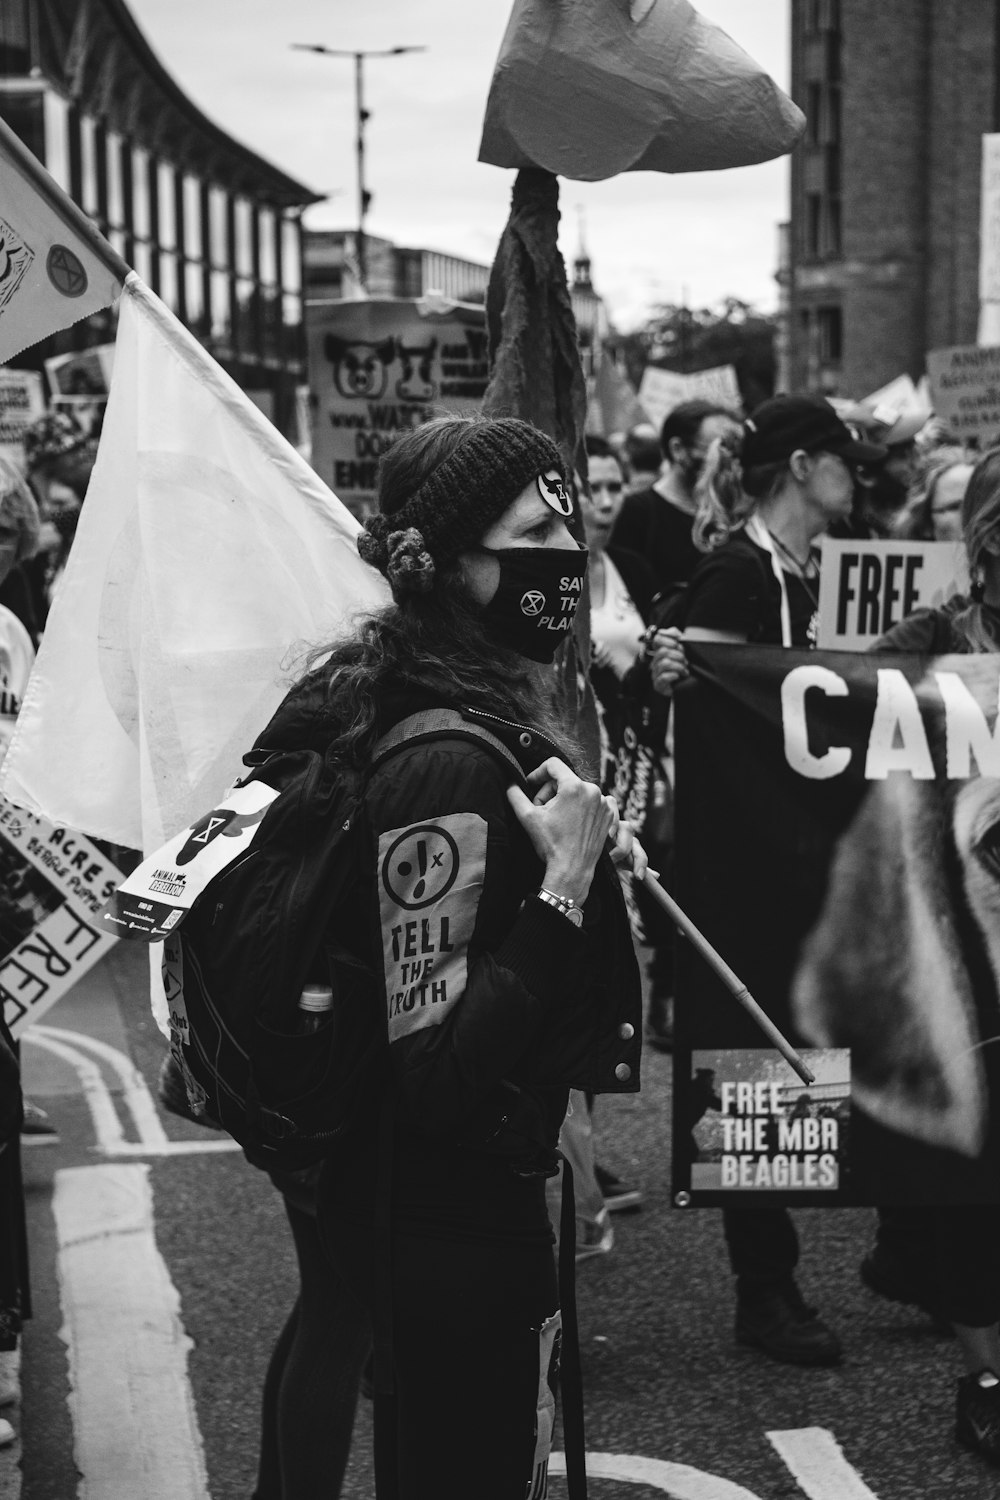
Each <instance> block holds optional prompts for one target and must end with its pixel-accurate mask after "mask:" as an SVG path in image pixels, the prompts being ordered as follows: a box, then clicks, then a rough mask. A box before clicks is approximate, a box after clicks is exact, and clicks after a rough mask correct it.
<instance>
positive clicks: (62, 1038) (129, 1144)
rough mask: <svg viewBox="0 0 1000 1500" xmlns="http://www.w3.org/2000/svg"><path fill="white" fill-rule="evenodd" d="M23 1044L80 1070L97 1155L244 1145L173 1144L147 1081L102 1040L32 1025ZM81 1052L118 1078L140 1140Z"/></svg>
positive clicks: (196, 1152)
mask: <svg viewBox="0 0 1000 1500" xmlns="http://www.w3.org/2000/svg"><path fill="white" fill-rule="evenodd" d="M22 1040H23V1041H28V1042H34V1043H35V1045H36V1046H37V1047H42V1048H44V1050H45V1051H46V1052H51V1053H52V1055H53V1056H54V1057H58V1058H61V1060H62V1061H63V1062H65V1063H68V1064H69V1066H70V1067H71V1068H73V1069H75V1071H76V1074H77V1077H78V1078H79V1080H80V1086H81V1088H82V1090H83V1094H84V1097H85V1098H86V1100H87V1105H88V1107H89V1109H90V1116H91V1119H92V1120H93V1122H94V1134H95V1135H96V1137H97V1150H98V1151H99V1152H100V1154H101V1155H102V1156H206V1155H211V1154H215V1153H218V1152H230V1151H239V1150H240V1149H241V1147H240V1145H239V1142H238V1141H234V1140H232V1139H231V1138H230V1137H229V1136H228V1135H222V1134H220V1135H218V1136H217V1137H216V1138H215V1139H212V1140H206V1141H172V1140H170V1139H169V1138H168V1137H167V1133H166V1131H165V1130H164V1128H163V1124H162V1122H161V1120H160V1117H159V1114H158V1113H157V1109H156V1104H155V1103H154V1101H153V1096H152V1094H151V1093H150V1092H149V1088H148V1087H147V1085H146V1080H145V1079H144V1078H143V1076H142V1074H141V1073H140V1072H139V1070H138V1068H137V1067H136V1066H135V1064H134V1063H133V1062H132V1061H131V1059H130V1058H128V1057H126V1056H125V1054H124V1052H119V1051H118V1049H117V1048H116V1047H111V1046H109V1045H108V1043H107V1042H101V1041H98V1039H97V1038H96V1037H92V1036H86V1035H85V1034H84V1033H83V1032H79V1031H66V1030H64V1029H62V1028H61V1027H56V1026H32V1027H31V1028H30V1029H29V1030H28V1031H26V1032H25V1033H24V1036H23V1038H22ZM81 1048H88V1049H89V1050H90V1051H91V1052H93V1053H94V1054H95V1055H96V1056H97V1057H99V1058H100V1059H101V1061H102V1062H104V1063H106V1064H107V1065H108V1066H109V1067H110V1068H112V1069H113V1070H114V1072H115V1073H116V1074H117V1076H118V1080H119V1081H120V1083H121V1088H122V1097H123V1099H124V1102H125V1105H126V1107H127V1109H128V1112H129V1114H130V1115H131V1117H132V1122H133V1124H134V1126H135V1131H136V1134H137V1135H138V1137H139V1139H138V1141H127V1140H126V1139H125V1132H124V1130H123V1129H122V1124H121V1121H120V1120H119V1118H118V1112H117V1110H116V1109H115V1104H114V1099H113V1098H112V1095H111V1091H110V1089H109V1088H108V1086H107V1084H106V1083H105V1081H104V1075H103V1074H102V1072H101V1070H100V1068H99V1067H98V1066H97V1064H96V1063H94V1062H93V1061H92V1060H91V1058H89V1057H87V1056H86V1054H85V1052H83V1051H81V1050H80V1049H81Z"/></svg>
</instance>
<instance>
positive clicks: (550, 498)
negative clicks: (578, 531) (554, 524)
mask: <svg viewBox="0 0 1000 1500" xmlns="http://www.w3.org/2000/svg"><path fill="white" fill-rule="evenodd" d="M537 484H538V493H539V494H540V495H541V497H542V499H543V500H544V501H545V503H546V505H550V506H551V507H552V509H553V510H554V511H555V513H556V515H558V516H571V515H572V514H573V497H572V495H571V494H570V492H569V490H568V489H567V488H566V485H565V483H564V482H563V477H562V475H561V474H560V473H559V470H558V469H546V471H545V473H544V474H539V476H538V480H537Z"/></svg>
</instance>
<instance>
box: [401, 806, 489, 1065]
mask: <svg viewBox="0 0 1000 1500" xmlns="http://www.w3.org/2000/svg"><path fill="white" fill-rule="evenodd" d="M486 834H487V827H486V821H485V819H484V818H481V817H480V816H479V814H478V813H449V814H447V815H446V816H445V817H441V818H431V819H428V821H427V822H426V823H416V824H412V825H410V826H409V827H408V828H394V829H391V830H390V831H389V832H388V833H383V835H382V837H381V838H380V839H379V846H378V854H379V908H380V915H381V920H382V949H383V963H384V968H385V997H386V1007H387V1020H388V1026H389V1040H390V1042H394V1041H397V1040H398V1039H399V1038H400V1037H402V1036H407V1035H408V1034H409V1033H410V1032H411V1031H419V1030H421V1029H422V1028H423V1027H425V1026H440V1025H441V1023H442V1022H443V1021H444V1020H446V1018H447V1016H448V1014H449V1013H450V1011H451V1010H452V1009H453V1008H454V1006H455V1005H456V1004H457V1002H458V1001H459V1000H460V999H461V997H462V994H463V993H464V990H465V982H466V977H467V974H468V948H469V942H470V939H471V937H472V932H473V929H474V927H475V925H476V911H477V909H478V906H479V897H480V893H481V891H482V886H483V876H484V874H485V872H486Z"/></svg>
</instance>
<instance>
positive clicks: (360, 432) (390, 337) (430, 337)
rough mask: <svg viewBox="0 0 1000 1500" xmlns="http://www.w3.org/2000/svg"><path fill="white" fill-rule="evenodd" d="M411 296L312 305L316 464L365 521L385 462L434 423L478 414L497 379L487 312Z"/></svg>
mask: <svg viewBox="0 0 1000 1500" xmlns="http://www.w3.org/2000/svg"><path fill="white" fill-rule="evenodd" d="M442 308H443V309H444V310H433V309H431V308H429V307H428V305H427V303H426V302H415V301H407V300H404V299H393V300H381V301H379V300H374V299H373V300H371V301H367V302H310V303H307V305H306V323H307V331H308V338H309V370H310V377H311V380H312V393H311V398H310V399H311V402H312V465H313V468H314V469H315V470H316V472H317V473H318V474H319V475H320V477H321V478H322V479H324V480H325V481H326V483H327V484H328V485H329V486H330V487H331V489H332V490H333V491H334V493H335V494H336V495H337V498H338V499H339V500H342V501H343V503H344V504H345V505H346V506H347V508H348V510H351V511H353V512H354V514H355V515H356V516H357V517H358V518H359V519H364V517H365V516H366V515H368V514H369V513H370V512H371V510H372V509H373V507H374V500H375V475H376V471H377V469H378V461H379V459H380V458H381V457H382V454H383V453H384V452H385V450H386V448H388V446H389V444H390V443H391V442H392V441H393V439H394V438H396V437H398V436H399V434H400V433H401V432H405V431H407V430H408V429H409V428H411V427H419V426H420V425H421V423H423V422H427V421H429V420H430V418H431V417H436V416H443V415H446V414H447V415H456V414H458V415H461V414H463V413H466V412H473V411H478V409H479V406H480V403H481V402H482V398H483V392H484V391H485V389H486V383H487V380H488V378H489V362H488V357H487V349H486V315H485V313H484V311H483V309H482V308H481V307H476V306H472V305H469V304H466V303H450V304H448V303H443V304H442Z"/></svg>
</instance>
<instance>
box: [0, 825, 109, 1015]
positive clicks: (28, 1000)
mask: <svg viewBox="0 0 1000 1500" xmlns="http://www.w3.org/2000/svg"><path fill="white" fill-rule="evenodd" d="M0 877H2V878H0V1004H2V1005H3V1013H4V1020H5V1021H6V1022H7V1025H8V1026H9V1027H10V1029H11V1031H12V1033H13V1035H14V1036H15V1037H18V1036H21V1035H22V1034H23V1033H24V1032H25V1031H26V1030H27V1028H28V1027H29V1026H30V1025H31V1024H32V1022H34V1021H39V1020H41V1018H42V1016H44V1015H45V1013H46V1011H48V1010H50V1009H51V1008H52V1006H53V1005H55V1003H56V1001H57V1000H60V999H61V998H62V996H63V995H65V994H66V992H67V991H68V990H69V989H71V988H72V986H73V985H74V984H75V983H76V981H77V980H78V979H80V978H82V976H83V975H84V974H86V973H87V971H88V969H91V968H93V966H94V964H96V963H97V961H98V959H100V958H103V957H104V955H105V953H107V951H108V949H109V948H111V947H113V946H114V944H115V941H116V938H115V936H114V934H113V933H108V932H107V931H106V930H105V929H104V928H103V926H102V925H101V924H100V923H99V921H98V918H99V915H100V913H101V910H102V909H103V907H104V904H105V902H106V901H107V900H108V898H109V897H110V895H111V893H112V892H113V890H114V888H115V886H116V885H117V884H118V882H119V880H121V871H120V870H119V869H118V867H117V866H116V865H114V864H112V863H111V861H110V860H109V859H107V858H106V857H105V856H104V855H103V854H102V853H101V851H100V850H99V849H98V848H97V846H96V845H95V844H93V843H91V841H90V840H89V839H87V838H84V837H83V835H82V834H80V833H76V832H74V830H73V829H70V828H58V827H56V826H55V824H53V823H49V822H47V821H46V819H45V818H40V817H36V816H35V814H34V813H30V812H26V811H25V810H24V809H23V808H20V807H15V806H14V804H13V803H12V802H8V801H6V799H4V798H0Z"/></svg>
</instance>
